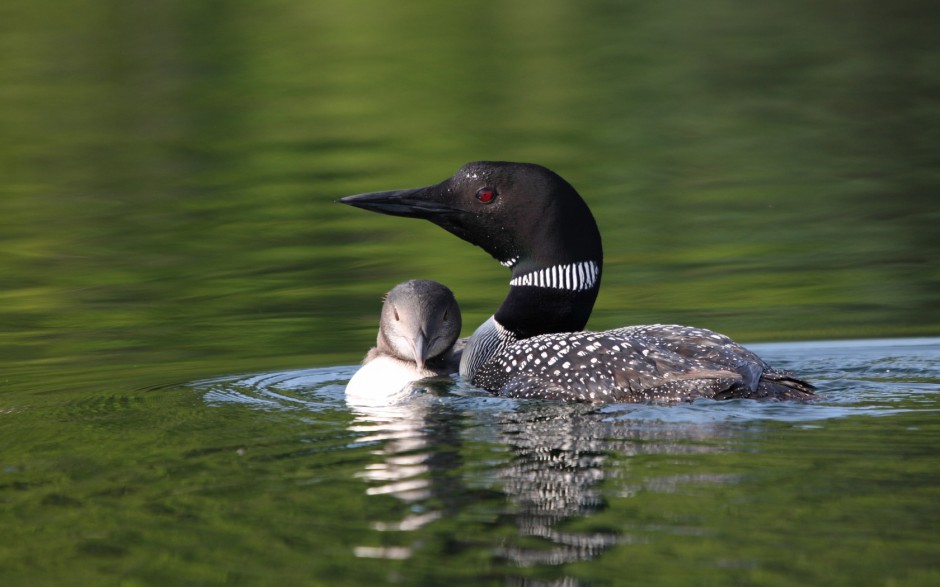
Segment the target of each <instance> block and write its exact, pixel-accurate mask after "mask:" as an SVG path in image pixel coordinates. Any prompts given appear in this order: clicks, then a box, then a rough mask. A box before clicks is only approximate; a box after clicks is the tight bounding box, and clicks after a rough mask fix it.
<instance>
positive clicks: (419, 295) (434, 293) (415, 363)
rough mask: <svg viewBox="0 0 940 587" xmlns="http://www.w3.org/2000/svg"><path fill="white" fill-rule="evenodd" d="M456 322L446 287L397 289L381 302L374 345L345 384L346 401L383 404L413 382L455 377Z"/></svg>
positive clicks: (421, 284) (413, 284)
mask: <svg viewBox="0 0 940 587" xmlns="http://www.w3.org/2000/svg"><path fill="white" fill-rule="evenodd" d="M460 320H461V319H460V307H459V306H458V305H457V300H456V299H454V294H453V293H451V291H450V290H449V289H448V288H447V287H445V286H443V285H441V284H440V283H437V282H436V281H426V280H420V279H413V280H411V281H406V282H404V283H399V284H398V285H396V286H395V287H394V288H392V290H391V291H390V292H388V294H387V295H386V296H385V301H384V303H383V304H382V315H381V318H380V319H379V334H378V336H377V337H376V345H375V347H373V348H372V349H371V350H369V352H368V353H367V354H366V356H365V358H364V359H363V361H362V367H361V368H360V369H359V370H358V371H356V374H355V375H353V377H352V379H350V380H349V383H348V384H347V385H346V395H347V396H349V397H351V398H355V399H357V400H367V401H368V400H377V401H380V402H382V401H384V400H385V399H387V398H388V397H390V396H393V395H395V394H397V393H399V392H401V391H403V390H407V389H408V388H409V384H410V383H412V382H414V381H417V380H420V379H424V378H426V377H436V376H442V375H450V374H451V373H454V372H455V371H457V367H458V364H459V361H460V352H459V350H458V349H457V348H456V347H455V344H454V343H455V342H456V341H457V337H458V336H460V327H461V321H460Z"/></svg>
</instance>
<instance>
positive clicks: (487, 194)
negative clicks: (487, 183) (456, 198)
mask: <svg viewBox="0 0 940 587" xmlns="http://www.w3.org/2000/svg"><path fill="white" fill-rule="evenodd" d="M477 199H478V200H480V201H481V202H483V203H484V204H489V203H492V201H493V200H495V199H496V190H494V189H492V188H483V189H481V190H480V191H478V192H477Z"/></svg>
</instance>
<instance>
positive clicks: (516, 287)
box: [494, 251, 603, 338]
mask: <svg viewBox="0 0 940 587" xmlns="http://www.w3.org/2000/svg"><path fill="white" fill-rule="evenodd" d="M602 264H603V260H602V258H601V255H600V252H599V251H598V253H597V255H596V256H595V258H591V259H585V260H581V261H571V262H567V263H557V264H554V265H547V266H543V267H539V266H537V265H533V266H531V268H528V269H519V268H514V269H513V272H512V279H511V280H510V287H509V293H508V294H507V295H506V299H505V300H503V303H502V304H501V305H500V306H499V309H498V310H496V313H495V314H494V318H495V319H496V321H497V322H499V324H500V325H501V326H502V327H503V328H505V329H507V330H509V331H510V332H512V333H513V334H514V335H515V336H516V338H529V337H530V336H535V335H537V334H546V333H549V332H574V331H577V330H581V329H583V328H584V326H585V325H586V324H587V321H588V318H590V316H591V310H592V309H593V308H594V301H595V300H596V299H597V294H598V292H599V291H600V280H601V269H602Z"/></svg>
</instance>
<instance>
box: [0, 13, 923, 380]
mask: <svg viewBox="0 0 940 587" xmlns="http://www.w3.org/2000/svg"><path fill="white" fill-rule="evenodd" d="M938 12H940V8H938V5H937V4H935V3H929V2H917V1H911V0H904V1H901V2H893V3H885V2H875V1H871V0H863V1H855V2H835V1H833V2H809V1H795V2H794V1H788V2H762V3H754V2H744V1H741V0H718V1H713V2H707V3H703V2H693V1H688V0H667V1H665V2H656V3H624V2H610V1H599V0H594V1H589V2H570V1H568V2H565V1H559V0H548V1H546V0H540V1H538V2H536V1H514V2H491V1H490V2H488V1H480V0H477V1H475V2H446V3H440V2H430V1H418V2H410V3H386V2H376V1H369V0H361V1H351V2H339V1H320V2H289V1H272V0H256V1H253V2H239V1H229V2H223V1H207V2H183V1H177V0H172V1H166V2H142V1H139V0H131V1H126V0H125V1H121V2H115V1H109V0H105V1H96V2H90V1H87V0H84V1H83V0H64V1H59V2H55V3H53V2H49V1H48V0H41V1H38V2H29V3H26V2H23V3H13V2H9V1H6V2H3V3H2V4H0V39H2V50H0V137H2V144H0V373H2V378H0V386H3V387H5V388H6V390H7V391H10V390H15V391H18V392H20V393H26V394H29V395H34V394H40V393H44V392H53V391H69V392H72V391H80V390H83V389H88V388H93V387H96V386H100V385H101V383H102V382H109V384H110V385H115V386H119V387H128V386H131V387H134V386H148V385H158V384H161V383H168V382H179V381H186V380H188V379H190V378H196V377H205V376H210V375H216V374H224V373H237V372H245V371H254V370H266V369H278V368H286V367H300V366H322V365H335V364H351V363H354V362H356V361H358V360H359V358H360V357H361V355H362V353H363V352H364V351H365V350H366V349H367V348H368V346H370V345H371V343H372V341H373V337H374V331H375V328H376V322H377V316H378V310H379V306H380V299H381V296H382V294H383V293H384V292H385V291H387V290H388V289H390V288H391V287H392V286H393V285H394V284H395V283H397V282H399V281H402V280H405V279H409V278H427V279H436V280H439V281H442V282H444V283H446V284H448V285H449V286H450V287H451V288H452V289H453V290H454V292H455V293H456V295H457V297H458V299H459V300H460V301H461V304H462V306H463V308H464V313H465V318H464V323H465V325H466V327H465V333H469V332H471V331H472V329H473V328H474V327H475V326H476V325H477V324H479V323H480V322H481V321H483V320H484V319H485V318H486V317H487V316H488V315H489V314H490V313H492V311H493V310H494V309H495V308H496V307H497V305H498V304H499V302H500V300H501V299H502V297H503V295H504V293H505V291H506V288H507V281H508V277H509V276H508V272H507V271H506V270H505V269H504V268H502V267H500V266H499V265H498V264H496V263H495V262H493V260H492V259H489V258H488V257H487V256H486V255H485V254H483V253H482V252H481V251H479V250H478V249H475V248H473V247H471V246H469V245H467V244H465V243H463V242H461V241H458V240H457V239H455V238H453V237H452V236H450V235H447V234H445V233H444V232H443V231H441V230H440V229H438V228H436V227H434V226H431V225H430V224H427V223H422V222H418V221H412V220H405V219H400V218H387V217H380V216H378V215H372V214H368V213H365V212H362V211H358V210H354V209H351V208H346V207H343V206H339V205H337V204H335V203H334V200H335V199H336V198H338V197H340V196H343V195H346V194H351V193H359V192H365V191H374V190H381V189H391V188H398V187H410V186H417V185H426V184H429V183H434V182H437V181H440V180H441V179H443V178H445V177H447V176H449V175H450V174H451V173H453V171H454V170H456V169H457V168H458V167H459V166H460V165H461V164H463V163H465V162H467V161H472V160H479V159H501V160H515V161H530V162H536V163H540V164H543V165H546V166H548V167H550V168H552V169H554V170H555V171H557V172H558V173H560V174H561V175H562V176H564V177H565V178H566V179H568V180H569V181H570V182H571V183H572V184H573V185H574V186H575V187H576V188H577V189H578V190H579V191H580V192H581V194H582V195H583V196H584V197H585V199H586V200H587V201H588V202H589V204H590V205H591V206H592V208H593V210H594V212H595V214H596V215H597V217H598V220H599V223H600V226H601V232H602V235H603V237H604V245H605V251H606V270H605V274H604V283H603V287H602V292H601V296H600V298H599V300H598V305H597V307H596V309H595V313H594V317H593V318H592V321H591V323H590V326H591V327H593V328H607V327H613V326H618V325H622V324H627V323H644V322H681V323H689V324H694V325H698V326H705V327H710V328H714V329H717V330H721V331H724V332H726V333H727V334H730V335H732V336H734V337H736V338H738V339H741V340H744V341H757V340H806V339H816V338H856V337H882V336H892V337H893V336H917V335H928V334H933V335H936V334H938V333H940V304H938V303H937V297H938V296H937V294H938V291H940V288H938V286H940V263H938V258H940V237H938V229H937V227H938V225H940V211H938V205H937V190H938V186H940V140H938V137H940V134H938V128H937V127H938V118H940V107H938V106H940V104H938V98H940V51H938V42H937V37H938V35H937V32H936V31H937V26H936V24H937V18H936V17H937V13H938ZM10 397H11V396H10V395H7V398H8V399H9V398H10Z"/></svg>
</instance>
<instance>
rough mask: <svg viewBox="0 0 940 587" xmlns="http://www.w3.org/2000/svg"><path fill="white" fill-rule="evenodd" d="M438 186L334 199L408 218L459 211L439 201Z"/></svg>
mask: <svg viewBox="0 0 940 587" xmlns="http://www.w3.org/2000/svg"><path fill="white" fill-rule="evenodd" d="M438 187H439V186H430V187H423V188H413V189H408V190H392V191H388V192H372V193H369V194H358V195H355V196H346V197H345V198H340V199H338V200H336V201H337V202H339V203H340V204H348V205H350V206H355V207H356V208H362V209H363V210H371V211H373V212H379V213H382V214H389V215H391V216H407V217H409V218H428V219H433V218H435V217H436V216H439V215H442V214H452V213H454V212H460V210H457V209H455V208H453V207H451V206H448V205H447V204H444V203H443V202H440V201H439V199H438V197H437V196H438Z"/></svg>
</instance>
